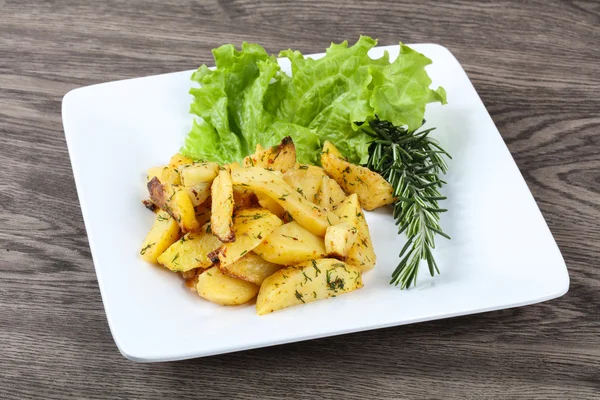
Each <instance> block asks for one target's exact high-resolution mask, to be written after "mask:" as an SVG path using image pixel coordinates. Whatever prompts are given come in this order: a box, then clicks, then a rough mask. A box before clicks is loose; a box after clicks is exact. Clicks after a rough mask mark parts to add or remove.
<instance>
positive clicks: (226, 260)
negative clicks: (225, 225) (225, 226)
mask: <svg viewBox="0 0 600 400" xmlns="http://www.w3.org/2000/svg"><path fill="white" fill-rule="evenodd" d="M281 223H282V222H281V220H280V219H279V218H278V217H277V216H276V215H273V214H272V213H271V212H270V211H268V210H265V209H262V208H247V209H244V210H240V211H238V212H236V213H235V215H234V217H233V231H234V233H235V242H229V243H224V244H223V245H221V247H219V248H218V249H217V250H215V251H213V252H212V253H211V254H210V255H209V258H211V259H212V260H213V262H218V263H220V266H221V267H226V266H228V265H231V264H233V263H234V262H236V261H237V260H239V259H240V258H242V257H243V256H245V255H246V254H248V253H249V252H251V251H252V250H253V249H254V248H255V247H256V246H258V245H259V244H260V242H262V241H263V239H264V238H266V237H267V236H268V235H269V234H270V233H271V232H273V230H275V228H277V227H278V226H279V225H281Z"/></svg>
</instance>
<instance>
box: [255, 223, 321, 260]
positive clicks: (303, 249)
mask: <svg viewBox="0 0 600 400" xmlns="http://www.w3.org/2000/svg"><path fill="white" fill-rule="evenodd" d="M330 228H331V227H330ZM254 252H255V253H256V254H258V255H259V256H261V257H262V258H264V259H265V260H267V261H270V262H272V263H276V264H281V265H292V264H297V263H301V262H304V261H307V260H313V259H315V258H321V257H325V254H326V251H325V244H324V243H323V238H322V237H319V236H316V235H314V234H313V233H311V232H309V231H308V230H306V229H304V228H303V227H301V226H300V225H298V223H297V222H290V223H288V224H284V225H281V226H280V227H278V228H277V229H275V230H274V231H273V232H272V233H271V234H270V235H269V236H267V237H266V239H265V240H263V241H262V243H261V244H259V245H258V246H256V248H255V249H254Z"/></svg>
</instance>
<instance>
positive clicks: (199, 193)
mask: <svg viewBox="0 0 600 400" xmlns="http://www.w3.org/2000/svg"><path fill="white" fill-rule="evenodd" d="M210 185H211V184H210V182H204V183H197V184H195V185H193V186H185V187H184V188H185V190H187V192H188V195H189V196H190V199H191V200H192V204H193V205H194V207H197V206H199V205H201V204H203V203H204V202H205V201H206V199H208V198H209V197H210Z"/></svg>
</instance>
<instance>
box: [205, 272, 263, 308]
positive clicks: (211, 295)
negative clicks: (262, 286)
mask: <svg viewBox="0 0 600 400" xmlns="http://www.w3.org/2000/svg"><path fill="white" fill-rule="evenodd" d="M196 291H198V294H199V295H200V296H201V297H204V298H205V299H206V300H208V301H212V302H213V303H217V304H221V305H223V306H235V305H238V304H244V303H247V302H249V301H250V300H252V299H253V298H254V296H256V294H257V293H258V286H257V285H255V284H254V283H250V282H246V281H243V280H241V279H237V278H233V277H231V276H229V275H226V274H224V273H223V272H222V271H221V270H220V269H219V268H218V267H212V268H209V269H207V270H206V271H204V272H202V273H201V274H200V275H198V276H197V277H196Z"/></svg>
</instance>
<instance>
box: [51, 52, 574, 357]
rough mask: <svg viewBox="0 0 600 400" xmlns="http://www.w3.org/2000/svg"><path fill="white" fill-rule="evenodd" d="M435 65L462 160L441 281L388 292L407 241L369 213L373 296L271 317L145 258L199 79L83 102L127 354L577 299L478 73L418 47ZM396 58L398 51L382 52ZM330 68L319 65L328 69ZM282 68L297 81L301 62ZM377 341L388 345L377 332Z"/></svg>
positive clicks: (162, 81)
mask: <svg viewBox="0 0 600 400" xmlns="http://www.w3.org/2000/svg"><path fill="white" fill-rule="evenodd" d="M412 47H413V48H414V49H416V50H417V51H420V52H422V53H424V54H425V55H426V56H428V57H429V58H431V59H432V60H433V64H432V65H430V66H429V67H428V72H429V74H430V76H431V78H432V79H433V84H434V86H438V85H441V86H443V87H444V88H445V89H446V92H447V94H448V105H445V106H440V105H438V104H435V105H430V106H429V107H428V109H427V113H426V118H427V126H435V127H437V130H436V131H435V133H436V137H437V138H438V139H439V140H440V142H441V143H442V145H443V147H445V148H446V149H447V150H448V151H449V152H450V154H451V155H452V156H453V159H452V160H451V161H450V163H449V165H450V171H449V173H448V175H446V181H447V182H448V184H447V185H446V186H445V187H444V188H443V194H445V195H447V196H448V200H446V201H445V202H443V206H444V207H445V208H448V209H449V210H450V211H449V212H448V213H446V214H444V215H443V216H442V221H441V225H442V227H443V228H444V230H445V231H446V232H447V233H448V234H449V235H450V236H451V237H452V240H450V241H448V240H445V239H443V238H438V240H437V244H438V247H437V249H436V251H435V257H436V260H437V261H438V264H439V266H440V270H441V275H439V276H437V277H435V278H430V277H429V276H428V271H427V268H426V266H422V268H421V271H420V275H419V280H418V285H417V287H416V288H414V289H410V290H404V291H402V290H400V289H399V288H398V287H394V286H390V285H389V284H388V282H389V279H390V274H391V273H392V271H393V270H394V268H395V267H396V264H397V262H398V252H399V250H400V249H401V247H402V245H403V244H404V239H403V238H402V237H400V236H398V235H397V234H396V230H395V226H394V223H393V219H392V217H391V215H390V213H389V210H388V211H385V210H381V211H377V212H372V213H369V214H368V217H367V219H368V222H369V226H370V227H371V233H372V236H373V242H374V244H375V250H376V253H377V257H378V259H377V265H376V267H375V269H374V270H373V271H370V272H368V273H366V274H365V276H364V284H365V286H364V288H362V289H361V290H358V291H357V292H353V293H350V294H345V295H343V296H339V297H336V298H332V299H328V300H324V301H318V302H315V303H310V304H307V305H304V306H302V307H292V308H289V309H285V310H282V311H278V312H275V313H272V314H269V315H266V316H262V317H259V316H257V315H256V314H255V309H254V306H252V305H248V306H239V307H229V308H227V307H221V306H218V305H215V304H211V303H209V302H207V301H205V300H203V299H201V298H200V297H199V296H197V295H195V294H193V293H192V292H191V291H189V290H187V289H186V288H185V287H184V285H183V281H182V280H181V279H180V277H179V276H178V275H176V274H173V273H170V272H168V271H166V270H164V269H161V268H159V267H154V266H151V265H148V264H147V263H145V262H144V261H142V260H141V259H140V258H139V257H138V247H139V245H140V243H141V241H142V239H143V238H144V236H145V235H146V233H147V231H148V229H149V228H150V226H151V224H152V220H153V216H152V214H151V213H149V212H148V211H147V210H145V209H144V207H142V205H141V203H140V201H141V200H142V199H143V198H145V197H146V196H147V194H146V190H145V171H146V169H147V168H149V167H151V166H155V165H160V164H164V163H165V162H166V161H167V160H168V159H169V157H170V156H171V155H172V154H174V153H175V152H177V150H178V149H179V147H180V146H181V145H182V143H183V139H184V137H185V135H186V134H187V132H188V131H189V130H190V128H191V122H192V116H191V115H190V114H189V113H188V109H189V104H190V100H191V97H190V96H189V95H188V90H189V88H190V87H191V84H192V83H191V81H190V76H191V73H192V71H184V72H178V73H173V74H166V75H159V76H151V77H145V78H137V79H131V80H125V81H119V82H110V83H104V84H100V85H94V86H89V87H84V88H79V89H75V90H73V91H71V92H69V93H68V94H67V95H66V96H65V97H64V99H63V106H62V115H63V123H64V129H65V135H66V138H67V144H68V148H69V154H70V156H71V162H72V165H73V174H74V176H75V182H76V184H77V191H78V194H79V199H80V202H81V209H82V212H83V218H84V221H85V225H86V228H87V233H88V238H89V243H90V248H91V251H92V256H93V260H94V265H95V268H96V273H97V275H98V283H99V285H100V291H101V293H102V299H103V301H104V307H105V309H106V315H107V318H108V323H109V325H110V328H111V331H112V334H113V336H114V339H115V341H116V343H117V346H118V348H119V350H120V351H121V353H123V355H124V356H125V357H127V358H129V359H132V360H135V361H167V360H179V359H186V358H192V357H202V356H208V355H212V354H219V353H226V352H232V351H238V350H244V349H251V348H256V347H263V346H270V345H276V344H281V343H288V342H295V341H300V340H307V339H313V338H318V337H324V336H332V335H339V334H344V333H349V332H356V331H362V330H367V329H376V328H382V327H387V326H394V325H402V324H409V323H414V322H420V321H427V320H433V319H439V318H448V317H454V316H458V315H464V314H473V313H478V312H484V311H491V310H497V309H503V308H508V307H517V306H522V305H526V304H532V303H536V302H541V301H545V300H549V299H552V298H554V297H558V296H561V295H563V294H564V293H566V291H567V290H568V287H569V277H568V273H567V269H566V266H565V263H564V261H563V259H562V256H561V254H560V252H559V250H558V247H557V246H556V243H555V241H554V239H553V237H552V235H551V233H550V231H549V229H548V227H547V225H546V223H545V221H544V218H543V217H542V215H541V213H540V211H539V209H538V207H537V205H536V203H535V201H534V199H533V197H532V195H531V193H530V192H529V189H528V188H527V185H526V184H525V181H524V180H523V177H522V176H521V174H520V172H519V170H518V168H517V166H516V164H515V162H514V160H513V159H512V157H511V155H510V153H509V151H508V149H507V147H506V145H505V144H504V142H503V141H502V138H501V136H500V134H499V133H498V130H497V129H496V126H495V125H494V123H493V121H492V119H491V118H490V116H489V114H488V112H487V111H486V109H485V106H484V105H483V103H482V102H481V100H480V99H479V96H478V95H477V93H476V92H475V89H474V88H473V85H472V84H471V82H470V81H469V78H468V77H467V75H466V73H465V72H464V71H463V69H462V67H461V66H460V64H459V63H458V61H457V60H456V59H455V58H454V56H453V55H452V54H451V53H450V52H449V51H448V50H447V49H446V48H444V47H441V46H438V45H433V44H420V45H414V46H412ZM384 50H387V51H389V52H390V55H391V58H392V59H393V58H395V57H396V56H397V54H398V46H388V47H378V48H374V49H373V50H372V53H371V55H372V56H373V57H375V58H376V57H380V56H381V55H382V54H383V51H384ZM318 56H320V55H315V57H318ZM286 61H287V60H283V61H282V62H281V64H282V67H283V68H284V70H285V71H286V72H288V73H289V62H286ZM374 335H376V333H374Z"/></svg>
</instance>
